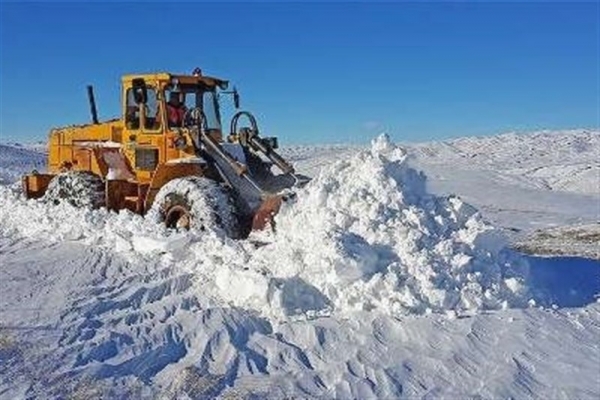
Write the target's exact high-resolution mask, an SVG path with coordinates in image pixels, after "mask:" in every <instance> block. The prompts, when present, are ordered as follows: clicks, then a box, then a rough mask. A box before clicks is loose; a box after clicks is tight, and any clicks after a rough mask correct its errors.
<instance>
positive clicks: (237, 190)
mask: <svg viewBox="0 0 600 400" xmlns="http://www.w3.org/2000/svg"><path fill="white" fill-rule="evenodd" d="M227 89H228V82H227V81H226V80H223V79H219V78H215V77H210V76H205V75H203V74H202V71H200V70H199V69H198V68H196V69H195V70H194V72H193V73H192V74H190V75H176V74H170V73H154V74H140V75H126V76H124V77H123V78H122V108H121V118H119V119H113V120H110V121H107V122H102V123H100V122H99V121H98V114H97V110H96V103H95V99H94V93H93V88H92V87H91V86H88V97H89V102H90V110H91V114H92V123H90V124H86V125H73V126H68V127H63V128H56V129H52V130H51V132H50V135H49V141H48V171H47V173H37V172H35V171H34V172H33V173H31V174H28V175H25V176H23V178H22V183H23V189H24V193H25V196H26V197H27V198H39V199H41V200H45V201H51V202H55V203H58V202H62V201H66V202H69V203H71V204H73V205H75V206H79V207H95V208H98V207H106V208H107V209H109V210H121V209H129V210H131V211H133V212H136V213H139V214H142V215H145V214H148V213H151V214H152V215H153V216H154V217H155V218H156V219H157V220H158V221H159V222H161V223H164V224H166V225H167V226H168V227H171V228H183V229H210V228H211V227H219V228H221V229H223V230H224V231H225V232H227V234H228V235H230V236H232V237H242V238H243V237H246V236H247V235H248V234H249V233H250V232H251V231H252V230H260V229H264V228H265V227H267V226H272V223H273V219H272V218H273V216H274V215H275V214H276V213H277V212H278V210H279V207H280V205H281V202H282V201H284V200H286V199H287V198H288V197H289V196H293V195H294V191H293V188H295V187H300V186H302V185H304V184H305V183H306V182H307V181H308V179H307V178H306V177H304V176H301V175H298V174H296V172H295V171H294V168H293V167H292V165H290V164H289V163H288V162H287V161H286V160H284V159H283V158H282V157H281V156H280V155H279V154H278V153H277V152H276V151H275V150H276V149H277V147H278V143H277V138H275V137H268V138H267V137H261V136H260V135H259V129H258V125H257V122H256V119H255V117H254V116H253V115H252V114H251V113H249V112H247V111H237V110H239V94H238V92H237V90H236V89H235V88H234V89H233V90H232V91H227ZM224 95H227V96H229V95H232V97H233V103H234V105H235V110H236V113H235V115H233V117H232V119H231V123H230V126H229V132H228V134H227V135H226V136H225V135H224V133H223V126H222V123H221V113H220V100H219V99H220V97H222V96H224ZM240 121H246V123H245V124H244V125H242V123H241V122H240ZM275 167H276V168H275ZM276 172H278V173H276Z"/></svg>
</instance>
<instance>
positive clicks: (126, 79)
mask: <svg viewBox="0 0 600 400" xmlns="http://www.w3.org/2000/svg"><path fill="white" fill-rule="evenodd" d="M139 78H142V79H144V80H145V81H147V82H148V83H153V84H158V85H159V86H163V85H166V84H168V83H171V82H172V81H173V80H174V79H177V81H178V82H179V84H183V85H190V84H191V85H193V84H199V83H203V84H205V85H208V86H221V85H223V84H228V81H226V80H224V79H221V78H216V77H213V76H206V75H202V74H197V75H180V74H171V73H168V72H156V73H147V74H130V75H124V76H123V77H122V79H121V82H122V83H123V84H124V85H125V84H131V82H132V81H133V80H134V79H139Z"/></svg>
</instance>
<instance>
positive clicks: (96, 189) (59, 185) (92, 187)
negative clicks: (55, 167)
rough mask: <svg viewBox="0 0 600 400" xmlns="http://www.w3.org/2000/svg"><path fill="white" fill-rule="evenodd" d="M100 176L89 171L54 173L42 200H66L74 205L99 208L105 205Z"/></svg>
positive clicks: (57, 202)
mask: <svg viewBox="0 0 600 400" xmlns="http://www.w3.org/2000/svg"><path fill="white" fill-rule="evenodd" d="M104 193H105V186H104V182H103V181H102V178H100V177H99V176H98V175H96V174H94V173H92V172H89V171H67V172H62V173H60V174H58V175H56V176H55V177H54V178H52V180H51V181H50V183H49V184H48V188H47V189H46V193H45V194H44V196H43V198H42V199H43V200H44V201H47V202H51V203H54V204H59V203H61V202H67V203H69V204H71V205H72V206H74V207H81V208H100V207H102V206H104V205H105V197H104Z"/></svg>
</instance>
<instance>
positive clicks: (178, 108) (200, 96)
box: [165, 85, 221, 130]
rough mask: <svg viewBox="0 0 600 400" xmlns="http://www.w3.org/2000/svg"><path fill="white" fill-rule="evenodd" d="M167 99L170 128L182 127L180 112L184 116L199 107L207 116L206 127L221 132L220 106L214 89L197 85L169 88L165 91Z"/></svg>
mask: <svg viewBox="0 0 600 400" xmlns="http://www.w3.org/2000/svg"><path fill="white" fill-rule="evenodd" d="M165 99H166V102H167V119H168V125H169V126H170V127H181V125H182V120H181V118H177V116H178V112H179V113H180V114H183V113H185V111H187V110H191V109H193V108H196V107H199V108H201V109H202V111H203V112H204V115H205V116H206V127H207V128H208V129H218V130H221V117H220V115H219V104H218V102H217V95H216V93H215V90H214V88H209V87H199V86H196V85H193V86H186V85H179V86H177V87H176V88H173V87H167V88H166V89H165Z"/></svg>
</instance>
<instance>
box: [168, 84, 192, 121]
mask: <svg viewBox="0 0 600 400" xmlns="http://www.w3.org/2000/svg"><path fill="white" fill-rule="evenodd" d="M181 96H182V93H181V92H177V91H172V92H169V101H167V120H168V124H169V128H172V127H178V128H180V127H182V126H183V118H184V116H185V113H186V111H187V108H186V106H185V104H184V103H183V102H182V101H181Z"/></svg>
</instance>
